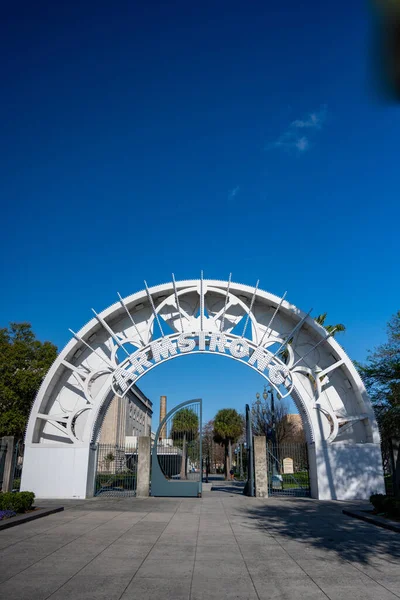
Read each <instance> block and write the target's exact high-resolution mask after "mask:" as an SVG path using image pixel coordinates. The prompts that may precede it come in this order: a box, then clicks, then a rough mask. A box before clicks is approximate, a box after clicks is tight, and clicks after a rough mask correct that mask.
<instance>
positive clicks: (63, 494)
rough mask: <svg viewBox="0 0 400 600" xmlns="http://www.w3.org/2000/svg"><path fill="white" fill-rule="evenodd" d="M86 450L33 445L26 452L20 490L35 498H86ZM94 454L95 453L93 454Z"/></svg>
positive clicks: (82, 448)
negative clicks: (32, 494)
mask: <svg viewBox="0 0 400 600" xmlns="http://www.w3.org/2000/svg"><path fill="white" fill-rule="evenodd" d="M90 452H93V451H91V450H90V449H89V448H88V447H86V448H85V447H78V448H76V447H75V448H74V447H73V448H65V447H64V448H60V447H57V446H50V445H49V446H44V445H40V446H39V445H37V446H35V445H34V444H33V445H32V446H31V447H30V448H29V451H28V452H27V451H25V456H24V466H23V469H22V480H21V491H29V492H34V493H35V496H36V497H37V498H86V497H90V496H91V495H93V491H92V493H90V490H87V487H88V486H87V481H88V469H89V453H90ZM93 454H95V453H94V452H93Z"/></svg>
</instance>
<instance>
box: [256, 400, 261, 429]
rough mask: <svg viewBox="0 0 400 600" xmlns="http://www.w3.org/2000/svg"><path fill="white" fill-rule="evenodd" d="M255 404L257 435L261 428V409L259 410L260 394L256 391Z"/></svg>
mask: <svg viewBox="0 0 400 600" xmlns="http://www.w3.org/2000/svg"><path fill="white" fill-rule="evenodd" d="M256 405H257V410H256V414H257V435H258V434H259V433H260V429H261V411H260V406H261V400H260V394H259V393H258V392H257V394H256Z"/></svg>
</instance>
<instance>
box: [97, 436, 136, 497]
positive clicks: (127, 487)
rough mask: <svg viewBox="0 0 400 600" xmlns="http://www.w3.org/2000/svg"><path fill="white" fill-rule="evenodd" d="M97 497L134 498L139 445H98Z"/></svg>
mask: <svg viewBox="0 0 400 600" xmlns="http://www.w3.org/2000/svg"><path fill="white" fill-rule="evenodd" d="M96 452H97V469H96V478H95V489H94V495H95V496H100V495H102V496H134V495H135V494H136V484H137V459H138V452H137V445H136V444H135V445H131V446H127V445H126V446H116V445H115V444H114V445H113V444H97V450H96Z"/></svg>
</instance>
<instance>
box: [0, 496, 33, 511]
mask: <svg viewBox="0 0 400 600" xmlns="http://www.w3.org/2000/svg"><path fill="white" fill-rule="evenodd" d="M34 499H35V494H34V493H33V492H2V493H0V510H13V511H15V512H17V513H23V512H26V511H27V510H29V509H30V508H31V507H32V504H33V501H34Z"/></svg>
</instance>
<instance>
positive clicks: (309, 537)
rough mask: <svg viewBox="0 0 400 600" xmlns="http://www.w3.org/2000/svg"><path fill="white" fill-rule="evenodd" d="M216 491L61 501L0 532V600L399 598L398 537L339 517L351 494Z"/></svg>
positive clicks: (223, 487)
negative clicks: (323, 496) (57, 507)
mask: <svg viewBox="0 0 400 600" xmlns="http://www.w3.org/2000/svg"><path fill="white" fill-rule="evenodd" d="M216 487H217V486H216ZM218 488H219V489H217V490H215V491H211V492H206V493H205V497H203V498H202V499H195V498H193V499H171V498H146V499H136V498H121V499H119V498H107V499H105V498H94V499H91V500H86V501H82V500H80V501H79V500H77V501H72V500H70V501H65V502H63V505H64V506H65V511H64V512H63V513H58V514H55V515H52V516H49V517H46V518H43V519H40V520H38V521H34V522H32V523H27V524H24V525H20V526H18V527H15V528H12V529H8V530H5V531H2V532H0V548H1V550H0V581H1V583H0V598H1V600H3V599H4V600H6V599H7V600H45V599H46V600H47V599H49V600H72V599H73V600H89V599H99V600H134V599H135V600H147V599H149V600H150V599H151V600H156V599H158V598H162V599H163V600H164V599H165V600H183V599H185V600H188V599H191V600H200V599H201V600H206V599H207V600H213V599H217V598H218V599H219V600H222V599H228V600H229V599H233V598H235V599H240V600H256V599H260V600H264V599H265V600H267V599H274V600H281V599H288V600H289V599H290V600H292V599H293V600H295V599H304V600H323V599H324V600H326V598H329V599H331V600H339V599H340V600H344V599H346V598H351V599H352V600H357V599H361V598H362V599H363V600H369V599H371V600H372V599H374V600H395V599H396V598H400V536H399V535H398V534H396V533H394V532H391V531H386V530H384V529H380V528H378V527H375V526H373V525H370V524H367V523H364V522H362V521H358V520H356V519H352V518H350V517H346V516H345V515H343V514H342V512H341V511H342V509H343V508H345V507H346V506H347V507H350V506H353V507H354V506H358V507H359V506H360V503H342V502H340V503H339V502H319V501H315V500H310V499H305V498H293V499H290V498H280V499H279V498H272V499H268V500H261V499H256V498H246V497H244V496H242V495H240V494H238V493H237V489H236V485H235V484H233V485H231V486H230V485H229V484H225V483H224V482H221V485H220V486H218ZM52 503H54V504H56V503H57V502H56V501H47V502H46V505H47V506H49V505H51V504H52ZM57 504H60V503H59V502H58V503H57Z"/></svg>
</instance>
